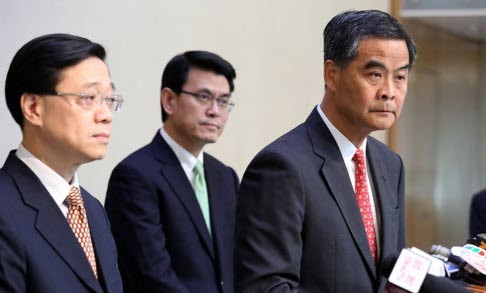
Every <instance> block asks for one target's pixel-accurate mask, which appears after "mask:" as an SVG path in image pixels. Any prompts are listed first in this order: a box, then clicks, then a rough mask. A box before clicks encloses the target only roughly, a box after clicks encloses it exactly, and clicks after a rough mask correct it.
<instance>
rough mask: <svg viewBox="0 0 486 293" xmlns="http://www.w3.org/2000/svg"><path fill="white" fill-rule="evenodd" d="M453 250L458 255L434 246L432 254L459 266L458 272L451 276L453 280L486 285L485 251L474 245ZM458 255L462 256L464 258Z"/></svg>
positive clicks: (444, 248)
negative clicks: (485, 269)
mask: <svg viewBox="0 0 486 293" xmlns="http://www.w3.org/2000/svg"><path fill="white" fill-rule="evenodd" d="M452 250H454V251H455V252H456V253H453V252H451V250H450V249H448V248H446V247H443V246H440V245H432V247H431V248H430V253H431V254H433V255H436V256H439V257H441V258H443V259H444V260H445V261H447V262H450V263H452V264H454V265H456V266H457V268H458V270H457V272H454V273H453V274H451V277H452V278H454V279H461V278H462V279H464V280H465V281H466V282H469V283H472V284H477V285H486V275H485V274H484V272H485V271H483V269H484V266H483V265H482V263H484V262H485V261H486V259H485V258H484V255H485V253H484V251H483V250H482V249H481V248H479V247H477V246H475V245H472V244H466V245H465V246H464V247H453V248H452ZM478 252H479V253H478ZM457 254H460V255H461V256H462V257H461V256H459V255H457ZM465 258H466V259H465ZM448 271H449V268H448Z"/></svg>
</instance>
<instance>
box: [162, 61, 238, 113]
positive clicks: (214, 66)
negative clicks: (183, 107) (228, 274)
mask: <svg viewBox="0 0 486 293" xmlns="http://www.w3.org/2000/svg"><path fill="white" fill-rule="evenodd" d="M193 68H197V69H201V70H206V71H211V72H214V73H216V74H220V75H223V76H224V77H225V78H226V80H227V81H228V84H229V87H230V92H233V91H234V89H235V86H234V83H233V80H234V79H235V78H236V71H235V69H234V68H233V66H232V65H231V64H230V63H229V62H228V61H226V60H225V59H223V58H221V57H220V56H218V55H216V54H214V53H211V52H207V51H187V52H184V53H182V54H179V55H177V56H175V57H174V58H172V59H171V60H170V61H169V63H167V65H166V66H165V69H164V73H163V74H162V86H161V90H162V89H164V88H169V89H171V90H172V91H173V92H175V93H176V94H178V95H179V94H180V93H181V90H182V86H183V85H184V84H185V83H186V81H187V77H188V75H189V70H190V69H193ZM161 109H162V121H165V120H166V119H167V113H165V111H164V107H162V105H161Z"/></svg>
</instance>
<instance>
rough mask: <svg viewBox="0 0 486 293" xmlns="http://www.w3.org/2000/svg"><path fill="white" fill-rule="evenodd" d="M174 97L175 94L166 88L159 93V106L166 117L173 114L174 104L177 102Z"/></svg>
mask: <svg viewBox="0 0 486 293" xmlns="http://www.w3.org/2000/svg"><path fill="white" fill-rule="evenodd" d="M176 97H177V94H176V93H175V92H174V91H172V90H171V89H170V88H167V87H166V88H163V89H162V91H161V92H160V104H161V105H162V107H163V108H164V111H165V113H167V115H168V116H172V114H174V109H175V104H176V102H177V100H176Z"/></svg>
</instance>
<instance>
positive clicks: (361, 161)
mask: <svg viewBox="0 0 486 293" xmlns="http://www.w3.org/2000/svg"><path fill="white" fill-rule="evenodd" d="M353 161H354V163H355V167H356V173H355V193H356V200H357V201H358V206H359V210H360V212H361V218H362V219H363V223H364V228H365V231H366V236H367V238H368V244H369V245H370V250H371V256H372V257H373V260H374V261H375V263H376V262H377V260H378V257H377V252H376V234H375V223H374V220H373V213H372V212H371V204H370V197H369V194H368V184H367V183H366V163H365V156H364V153H363V150H361V149H358V150H357V151H356V154H355V155H354V156H353Z"/></svg>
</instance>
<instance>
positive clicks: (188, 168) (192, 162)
mask: <svg viewBox="0 0 486 293" xmlns="http://www.w3.org/2000/svg"><path fill="white" fill-rule="evenodd" d="M160 135H162V138H163V139H164V140H165V142H166V143H167V144H168V145H169V147H170V148H171V149H172V151H173V152H174V153H175V155H176V157H177V159H178V160H179V162H180V163H181V165H182V169H184V173H186V176H187V179H189V182H191V185H192V188H194V172H193V170H194V167H195V166H196V163H197V161H198V160H199V161H201V163H202V164H203V166H204V161H203V158H204V156H203V152H201V153H199V156H197V158H196V157H194V155H193V154H191V153H190V152H188V151H187V150H186V149H185V148H183V147H181V146H180V145H179V144H178V143H177V142H175V141H174V140H173V139H172V137H170V135H169V134H168V133H167V131H165V129H164V128H163V127H162V128H161V129H160Z"/></svg>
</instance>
